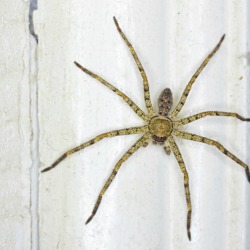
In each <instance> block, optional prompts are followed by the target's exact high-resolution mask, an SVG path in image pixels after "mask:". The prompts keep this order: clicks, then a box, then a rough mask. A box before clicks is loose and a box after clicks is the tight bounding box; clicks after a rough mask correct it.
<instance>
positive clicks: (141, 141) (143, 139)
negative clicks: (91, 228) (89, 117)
mask: <svg viewBox="0 0 250 250" xmlns="http://www.w3.org/2000/svg"><path fill="white" fill-rule="evenodd" d="M148 141H149V133H146V134H144V135H143V136H142V137H141V138H140V139H139V140H138V141H137V142H136V143H135V144H134V145H133V146H132V147H131V148H130V149H129V150H128V151H127V152H126V153H125V154H124V155H123V156H122V158H121V159H120V160H119V161H118V162H117V163H116V165H115V167H114V169H113V171H112V173H111V175H110V176H109V178H108V179H107V181H106V183H105V185H104V186H103V188H102V190H101V192H100V194H99V196H98V198H97V201H96V203H95V206H94V209H93V211H92V213H91V215H90V217H89V218H88V219H87V221H86V223H85V224H88V223H89V222H90V221H91V220H92V219H93V217H94V216H95V214H96V212H97V210H98V208H99V206H100V204H101V201H102V198H103V196H104V194H105V192H106V191H107V189H108V188H109V186H110V184H111V182H112V181H113V180H114V178H115V176H116V174H117V173H118V171H119V169H120V167H121V165H122V163H123V162H125V161H126V160H127V159H128V158H129V157H130V156H131V155H132V154H133V153H135V152H136V151H137V150H138V149H139V148H140V147H142V146H145V145H146V143H147V142H148Z"/></svg>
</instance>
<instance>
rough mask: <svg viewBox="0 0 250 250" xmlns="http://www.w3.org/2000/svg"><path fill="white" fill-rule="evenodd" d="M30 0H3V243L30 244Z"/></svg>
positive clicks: (0, 86)
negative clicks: (28, 0)
mask: <svg viewBox="0 0 250 250" xmlns="http://www.w3.org/2000/svg"><path fill="white" fill-rule="evenodd" d="M28 15H29V3H28V2H27V1H26V2H25V1H21V0H16V1H15V2H13V1H1V2H0V17H1V23H0V34H1V35H0V58H1V62H0V65H1V66H0V114H1V118H0V221H1V225H0V249H4V250H12V249H30V247H31V237H30V236H31V227H30V225H31V213H30V208H31V204H30V182H31V179H30V167H31V155H30V140H31V131H30V116H29V115H30V114H29V107H30V106H29V105H30V96H29V68H30V64H29V50H30V44H29V28H28Z"/></svg>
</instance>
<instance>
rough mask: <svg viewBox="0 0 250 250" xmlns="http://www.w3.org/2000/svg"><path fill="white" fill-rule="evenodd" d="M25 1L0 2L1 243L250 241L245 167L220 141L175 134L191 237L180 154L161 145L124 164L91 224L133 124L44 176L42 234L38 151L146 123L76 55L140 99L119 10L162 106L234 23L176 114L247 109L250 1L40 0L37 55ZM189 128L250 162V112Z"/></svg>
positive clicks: (49, 155) (48, 153)
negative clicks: (166, 92)
mask: <svg viewBox="0 0 250 250" xmlns="http://www.w3.org/2000/svg"><path fill="white" fill-rule="evenodd" d="M28 9H29V6H28V2H27V1H16V3H15V5H14V4H10V3H9V2H8V1H2V2H1V8H0V12H1V17H2V20H3V21H2V23H1V26H0V29H1V39H0V46H1V50H0V53H1V54H0V55H1V58H2V63H1V65H2V67H1V68H0V70H1V82H0V86H1V92H0V94H1V99H0V104H1V105H0V108H1V120H0V145H1V151H0V152H1V157H0V159H1V162H0V167H1V168H0V171H1V173H0V183H1V190H0V198H1V207H0V215H1V219H2V223H1V226H0V249H66V250H68V249H86V250H88V249H91V250H92V249H98V250H99V249H102V250H106V249H107V250H112V249H121V250H123V249H126V250H127V249H136V250H140V249H143V250H145V249H154V250H155V249H160V250H161V249H171V250H176V249H192V250H196V249H197V250H200V249H202V250H204V249H205V250H206V249H209V250H210V249H215V250H217V249H218V250H219V249H220V250H221V249H227V250H231V249H232V250H235V249H239V250H242V249H249V247H250V240H249V239H250V215H249V212H248V211H249V207H250V205H249V194H250V191H249V189H250V187H249V185H248V183H247V182H246V177H245V173H244V171H243V170H242V168H241V167H240V166H238V165H237V164H235V163H234V162H233V161H231V160H230V159H227V158H226V157H225V156H224V155H223V154H221V153H220V152H218V150H216V149H215V148H212V147H209V146H207V145H201V144H199V143H195V142H190V141H182V140H177V143H178V145H179V148H180V150H181V152H182V154H183V157H184V160H185V163H186V165H187V168H188V171H189V175H190V181H191V184H190V185H191V198H192V203H193V220H192V228H191V230H192V242H189V241H188V239H187V235H186V211H187V209H186V201H185V194H184V188H183V177H182V174H181V173H180V170H179V167H178V164H177V162H176V161H175V159H174V157H173V155H171V156H169V157H168V156H166V155H165V153H164V151H163V149H162V148H161V147H160V146H155V145H149V146H148V147H147V148H142V149H140V150H139V151H138V152H137V153H136V154H135V155H133V156H132V157H131V158H130V159H129V160H128V161H127V162H126V163H125V164H123V166H122V168H121V170H120V172H119V174H118V176H117V177H116V179H115V181H114V182H113V183H112V185H111V187H110V188H109V190H108V192H107V193H106V195H105V197H104V199H103V201H102V204H101V206H100V208H99V210H98V212H97V214H96V216H95V218H94V219H93V221H92V222H91V223H90V224H89V225H87V226H85V224H84V223H85V221H86V219H87V218H88V216H89V215H90V213H91V211H92V208H93V205H94V203H95V201H96V198H97V196H98V193H99V191H100V189H101V187H102V186H103V184H104V183H105V181H106V178H107V177H108V176H109V174H110V172H111V170H112V168H113V166H114V164H115V163H116V161H117V160H118V159H119V158H120V157H121V156H122V154H123V153H124V152H125V151H126V150H127V149H128V148H129V147H130V145H131V144H132V143H133V142H134V141H135V140H136V138H137V136H124V137H117V138H112V139H106V140H104V141H102V142H99V143H98V144H96V145H94V146H92V147H90V148H88V149H86V150H84V151H83V152H80V153H76V154H75V155H73V156H72V157H70V158H68V159H66V160H65V161H64V162H62V163H61V164H60V165H59V166H58V167H57V168H56V169H54V170H52V171H51V172H47V173H44V174H42V175H40V196H39V215H40V224H39V230H40V233H39V239H38V237H37V236H38V220H37V219H38V217H37V212H38V211H37V210H38V206H37V205H38V204H37V200H38V196H37V185H38V179H37V176H38V173H39V172H38V165H39V162H40V163H41V164H40V167H41V168H42V167H46V166H49V165H50V164H51V163H52V162H53V161H54V160H55V159H56V158H57V157H59V156H60V155H61V154H62V153H64V152H65V150H67V149H70V148H71V147H74V146H76V145H78V144H80V143H82V142H84V141H86V140H88V139H90V138H92V137H94V136H96V135H97V134H100V133H102V132H105V131H109V130H113V129H117V128H124V127H130V126H134V125H141V124H143V122H142V121H140V119H139V118H138V117H137V116H136V115H135V114H134V113H133V111H131V110H130V108H129V107H128V106H127V105H126V104H125V103H123V101H122V100H121V99H120V98H119V97H117V96H115V95H114V93H112V92H111V91H110V90H108V89H107V88H105V87H104V86H102V85H101V84H99V83H98V82H97V81H95V80H94V79H92V78H90V77H89V76H87V75H85V74H84V73H83V72H81V71H80V70H79V69H78V68H76V67H75V66H74V64H73V61H75V60H76V61H78V62H79V63H81V64H83V65H84V66H85V67H87V68H89V69H90V70H93V71H94V72H96V73H98V74H100V75H101V76H102V77H104V78H105V79H106V80H108V81H110V82H111V83H112V84H114V85H115V86H116V87H118V88H119V89H121V90H122V91H123V92H125V93H126V94H127V95H128V96H130V97H131V98H132V99H133V100H134V101H135V102H136V103H137V104H138V105H139V106H140V107H141V108H142V109H144V110H145V107H144V102H143V92H142V84H141V77H140V74H139V72H138V70H137V68H136V65H135V63H134V61H133V58H132V56H131V55H130V53H129V50H128V48H127V47H126V45H125V44H124V42H123V40H122V39H121V37H120V36H119V34H118V32H117V30H116V28H115V25H114V23H113V20H112V17H113V16H116V17H117V19H118V21H119V23H120V26H121V28H122V29H123V31H124V32H125V33H126V35H127V36H128V38H129V39H130V41H131V42H132V44H133V45H134V47H135V49H136V51H137V53H138V55H139V57H140V59H141V61H142V64H143V65H144V68H145V70H146V72H147V75H148V79H149V82H150V91H151V96H152V100H153V103H154V104H155V105H156V100H157V97H158V95H159V93H160V92H161V90H162V89H163V88H165V87H170V88H171V89H172V91H173V93H174V99H175V102H177V100H178V98H180V95H181V93H182V91H183V89H184V87H185V85H186V83H187V82H188V80H189V79H190V77H191V75H192V74H193V73H194V71H195V70H196V69H197V67H198V66H199V64H200V63H201V62H202V60H203V59H204V57H205V56H206V55H207V54H208V53H209V52H210V51H211V49H212V48H213V47H214V46H215V44H216V43H217V42H218V40H219V38H220V37H221V35H222V34H223V33H226V40H225V41H224V43H223V45H222V47H221V49H220V50H219V51H218V53H217V54H216V55H215V57H214V58H213V59H212V61H211V62H210V63H209V65H208V66H207V68H206V69H205V70H204V72H203V73H202V75H201V76H200V77H199V79H198V80H197V83H196V84H195V85H194V87H193V89H192V92H191V93H190V96H189V99H188V101H187V102H186V105H185V108H184V109H183V111H182V112H181V114H180V116H179V117H184V116H188V115H191V114H194V113H198V112H201V111H204V110H223V111H234V112H238V113H240V114H242V115H244V116H247V115H248V116H250V113H249V112H250V110H247V97H248V96H249V47H247V41H248V44H249V41H250V37H249V33H247V32H248V29H249V24H248V23H249V21H250V20H247V17H248V16H249V15H248V13H247V11H248V10H249V1H247V0H238V1H233V0H229V1H226V0H220V1H208V0H202V1H199V3H198V2H197V1H195V0H190V1H180V0H178V1H174V0H170V1H160V0H154V1H153V0H146V1H135V0H134V1H133V0H130V1H114V0H112V1H111V0H107V1H101V0H96V1H90V0H85V1H77V0H72V1H66V0H65V1H63V2H62V1H57V0H50V1H40V2H39V3H38V11H36V13H35V20H34V21H35V32H36V34H37V35H38V38H39V43H38V48H37V49H38V50H37V54H36V46H35V42H34V38H33V37H31V36H29V31H28ZM248 46H249V45H248ZM36 65H37V66H38V76H36ZM36 84H38V85H36ZM37 95H38V98H39V99H38V101H39V102H38V103H37V102H36V96H37ZM248 106H249V102H248ZM38 112H39V121H38V120H37V118H38V117H37V116H38ZM38 122H39V124H38ZM38 125H39V126H38ZM185 130H186V131H190V132H195V133H197V134H201V135H204V136H208V137H211V138H213V139H216V140H219V141H220V142H221V143H222V144H224V145H225V146H226V148H228V149H229V150H231V151H232V152H234V153H235V154H236V155H237V156H239V158H240V159H242V160H244V161H247V162H248V163H249V156H248V158H247V145H249V141H247V135H248V134H249V133H247V126H246V124H244V123H242V122H239V121H237V120H234V119H231V118H219V117H218V118H215V117H213V118H207V119H203V120H201V121H197V122H195V123H193V124H192V125H190V126H187V128H185ZM248 132H249V126H248ZM38 139H39V145H37V143H38ZM247 143H248V144H247ZM38 150H39V152H38ZM30 170H31V171H30ZM38 240H39V242H38ZM38 244H39V246H40V247H39V246H38Z"/></svg>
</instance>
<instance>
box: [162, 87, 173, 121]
mask: <svg viewBox="0 0 250 250" xmlns="http://www.w3.org/2000/svg"><path fill="white" fill-rule="evenodd" d="M172 106H173V95H172V92H171V90H170V89H169V88H166V89H164V90H163V91H162V92H161V94H160V96H159V98H158V109H159V115H162V116H165V117H167V116H168V113H169V111H170V110H171V108H172Z"/></svg>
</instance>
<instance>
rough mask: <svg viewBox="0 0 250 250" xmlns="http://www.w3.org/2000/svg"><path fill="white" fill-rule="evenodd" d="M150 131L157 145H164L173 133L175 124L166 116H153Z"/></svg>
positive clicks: (150, 121) (149, 124) (149, 125)
mask: <svg viewBox="0 0 250 250" xmlns="http://www.w3.org/2000/svg"><path fill="white" fill-rule="evenodd" d="M148 129H149V132H150V134H151V136H152V139H153V140H154V141H155V142H156V143H160V144H163V143H164V142H165V141H166V140H167V138H168V137H169V136H170V135H171V133H172V131H173V122H172V120H171V119H170V118H166V117H164V116H160V115H157V116H153V117H152V118H151V119H150V120H149V123H148Z"/></svg>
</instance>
